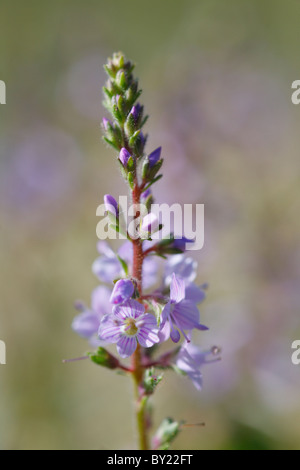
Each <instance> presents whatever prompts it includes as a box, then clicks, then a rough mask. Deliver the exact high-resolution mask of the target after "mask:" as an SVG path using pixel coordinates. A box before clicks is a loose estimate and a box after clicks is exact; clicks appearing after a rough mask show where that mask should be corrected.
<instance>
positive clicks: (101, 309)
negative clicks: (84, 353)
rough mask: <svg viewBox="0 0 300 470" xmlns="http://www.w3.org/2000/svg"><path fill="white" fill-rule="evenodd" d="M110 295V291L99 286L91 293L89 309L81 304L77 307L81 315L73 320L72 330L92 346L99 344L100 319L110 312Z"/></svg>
mask: <svg viewBox="0 0 300 470" xmlns="http://www.w3.org/2000/svg"><path fill="white" fill-rule="evenodd" d="M110 295H111V291H110V289H108V288H107V287H104V286H99V287H97V288H96V289H94V291H93V293H92V299H91V309H88V308H86V307H85V306H84V305H82V304H79V305H78V306H77V308H78V310H80V311H81V313H80V314H79V315H77V316H76V317H75V318H74V320H73V323H72V328H73V330H74V331H75V332H76V333H77V334H78V335H79V336H81V337H82V338H86V339H89V340H90V342H91V344H92V345H93V346H97V345H98V343H99V340H98V338H97V333H98V330H99V326H100V321H101V318H102V317H103V316H104V315H108V314H109V313H110V312H111V305H110V302H109V299H110Z"/></svg>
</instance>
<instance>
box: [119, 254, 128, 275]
mask: <svg viewBox="0 0 300 470" xmlns="http://www.w3.org/2000/svg"><path fill="white" fill-rule="evenodd" d="M117 258H118V260H119V261H120V263H121V266H122V269H123V271H124V273H125V275H126V276H128V275H129V268H128V264H127V263H126V261H125V260H123V258H121V256H119V255H117Z"/></svg>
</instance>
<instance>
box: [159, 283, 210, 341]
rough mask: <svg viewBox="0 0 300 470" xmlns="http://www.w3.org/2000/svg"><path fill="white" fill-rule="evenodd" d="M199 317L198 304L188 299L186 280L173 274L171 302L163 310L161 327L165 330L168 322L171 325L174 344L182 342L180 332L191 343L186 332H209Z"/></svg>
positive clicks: (166, 333)
mask: <svg viewBox="0 0 300 470" xmlns="http://www.w3.org/2000/svg"><path fill="white" fill-rule="evenodd" d="M199 317H200V313H199V310H198V308H197V306H196V304H194V302H192V301H191V300H188V299H186V294H185V282H184V280H183V279H181V278H179V277H177V276H176V275H175V274H173V277H172V282H171V288H170V301H169V302H168V303H167V305H166V306H165V307H164V309H163V312H162V316H161V327H162V328H164V327H165V324H166V322H168V323H169V325H170V337H171V339H172V341H174V343H178V341H179V340H180V332H181V333H182V335H183V336H184V337H185V339H186V340H187V341H190V340H189V338H188V337H187V335H186V334H185V332H184V330H187V331H191V330H193V329H194V328H196V329H198V330H203V331H204V330H208V328H207V327H206V326H204V325H201V324H200V323H199V319H200V318H199ZM178 330H179V331H178ZM165 335H166V339H168V332H166V331H165Z"/></svg>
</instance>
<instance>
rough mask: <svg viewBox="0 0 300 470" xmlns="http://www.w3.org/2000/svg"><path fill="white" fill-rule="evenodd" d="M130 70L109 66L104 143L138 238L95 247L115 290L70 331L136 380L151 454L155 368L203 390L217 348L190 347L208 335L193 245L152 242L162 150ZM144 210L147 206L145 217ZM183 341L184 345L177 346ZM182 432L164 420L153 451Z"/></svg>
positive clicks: (141, 436) (83, 310) (95, 357)
mask: <svg viewBox="0 0 300 470" xmlns="http://www.w3.org/2000/svg"><path fill="white" fill-rule="evenodd" d="M133 69H134V66H133V65H132V63H131V62H129V61H126V60H125V57H124V55H123V54H121V53H117V54H114V55H113V57H112V59H109V60H108V63H107V64H106V66H105V70H106V72H107V74H108V82H107V84H106V86H105V87H104V88H103V90H104V95H105V101H104V106H105V107H106V108H107V110H108V111H109V113H110V115H111V119H110V120H109V119H107V118H103V121H102V125H103V130H104V140H105V142H106V143H108V144H109V145H110V146H111V147H112V148H113V149H114V151H116V152H117V161H118V164H119V166H120V170H121V173H122V175H123V177H124V179H125V181H126V182H127V184H128V186H129V191H130V194H131V199H132V203H133V207H134V223H135V232H134V233H133V234H132V233H131V232H129V230H127V239H128V241H127V242H126V243H125V244H124V245H123V246H122V247H121V248H120V249H119V251H118V253H114V252H113V251H112V249H111V248H110V247H109V246H108V245H107V244H106V243H104V242H99V243H98V250H99V252H100V257H99V258H98V259H96V261H95V262H94V264H93V268H92V269H93V272H94V274H95V275H96V276H97V278H98V279H99V280H100V281H101V282H104V283H106V284H107V285H108V286H110V287H105V286H98V287H97V288H96V289H95V290H94V292H93V294H92V302H91V308H90V309H89V308H87V307H85V306H84V305H83V304H82V303H78V304H77V308H78V309H79V311H80V314H79V315H78V316H77V317H76V318H75V319H74V321H73V329H74V330H75V331H76V332H77V333H78V334H80V335H81V336H83V337H85V338H87V339H88V340H89V341H90V343H91V344H92V345H93V346H95V347H98V350H97V351H96V352H94V353H90V354H89V357H90V358H91V360H92V361H93V362H94V363H95V364H97V365H100V366H102V367H107V368H110V369H112V370H120V371H123V372H125V373H126V374H128V375H131V376H132V378H133V382H134V390H135V414H136V423H137V431H138V441H139V448H140V449H141V450H147V449H150V448H151V446H150V442H149V436H148V432H149V428H150V421H151V420H150V415H149V413H148V409H147V403H148V399H149V397H150V396H151V395H152V394H153V393H154V392H155V390H156V387H157V385H158V384H159V383H160V381H161V380H162V378H163V376H162V375H156V374H155V369H158V370H162V369H172V370H174V371H175V372H178V373H180V374H181V375H186V376H188V377H189V378H190V379H191V380H192V381H193V383H194V385H195V386H196V388H198V389H200V388H201V386H202V374H201V372H200V368H201V367H202V365H203V364H206V363H209V362H215V360H216V355H218V354H219V350H218V349H217V348H212V349H211V350H209V351H201V350H199V348H197V347H196V346H194V345H192V344H191V335H192V331H193V330H200V331H201V330H202V331H203V330H206V329H207V327H205V326H204V325H202V324H201V323H200V314H199V310H198V307H197V304H199V303H200V302H202V301H203V300H204V298H205V292H204V286H202V287H198V286H196V285H195V284H194V282H193V281H194V280H195V278H196V269H197V263H196V262H195V261H194V260H193V259H191V258H188V257H185V255H184V252H185V250H186V248H187V247H188V246H189V245H190V244H191V243H192V240H189V239H187V238H185V237H181V238H176V237H175V235H174V234H173V233H170V235H169V237H168V238H167V239H165V238H164V239H162V240H160V241H158V242H156V243H154V242H153V241H152V239H151V236H152V234H153V233H155V232H159V231H160V230H161V228H162V226H161V225H159V221H158V219H157V217H156V216H155V215H154V214H153V213H151V210H150V209H151V204H152V202H153V195H152V186H153V184H154V183H156V182H157V181H158V180H159V179H161V177H162V174H159V172H160V170H161V167H162V164H163V159H162V158H161V151H162V149H161V147H159V148H157V149H155V150H154V151H152V152H151V153H150V154H148V155H146V154H145V152H144V151H145V144H146V140H147V137H146V136H144V134H143V132H142V128H143V126H144V124H145V122H146V121H147V119H148V116H144V108H143V106H141V105H140V104H139V103H137V100H138V98H139V96H140V94H141V90H139V87H138V82H137V80H136V79H135V78H134V77H133V75H132V72H133ZM141 203H142V205H141ZM104 204H105V209H106V213H107V218H108V220H109V225H110V227H111V228H113V229H114V230H115V231H116V232H121V226H120V223H121V211H120V208H119V205H118V203H117V201H116V200H115V199H114V197H113V196H111V195H109V194H107V195H105V196H104ZM142 207H144V208H146V211H147V213H146V214H145V213H144V212H142ZM143 210H144V209H143ZM174 255H176V256H174ZM157 256H159V257H162V258H164V259H165V260H166V268H165V275H164V279H163V280H162V282H161V286H160V288H158V289H156V290H155V291H154V292H151V293H149V292H147V291H148V290H149V288H151V286H152V285H153V284H155V283H157V276H158V275H157V263H156V257H157ZM112 284H114V287H113V289H112V287H111V286H112ZM144 291H146V292H144ZM169 339H171V340H172V342H173V343H175V344H176V346H175V347H173V348H172V349H171V350H170V351H168V352H167V353H165V354H163V355H160V356H158V357H156V358H155V357H153V354H154V353H155V352H156V350H157V349H158V348H159V345H160V343H163V342H165V341H167V340H169ZM180 340H183V343H182V344H181V345H178V343H179V342H180ZM108 344H116V348H117V352H118V354H119V356H120V357H121V358H128V357H130V358H131V365H130V367H127V366H126V365H124V364H122V362H121V361H120V360H119V359H118V358H117V357H115V356H114V355H113V354H112V353H111V352H109V351H107V350H106V349H105V348H104V346H106V345H108ZM154 346H155V347H154ZM181 428H182V423H181V424H180V423H177V422H175V421H173V420H172V419H165V420H163V422H162V425H161V427H160V428H159V429H158V431H157V433H156V434H155V436H154V437H153V442H152V447H153V448H155V449H167V448H168V447H169V446H170V444H171V442H172V441H173V439H174V438H175V436H176V435H177V434H178V432H179V431H180V430H181Z"/></svg>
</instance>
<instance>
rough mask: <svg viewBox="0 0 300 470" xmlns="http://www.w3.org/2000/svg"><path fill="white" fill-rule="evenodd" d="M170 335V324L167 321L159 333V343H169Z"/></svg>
mask: <svg viewBox="0 0 300 470" xmlns="http://www.w3.org/2000/svg"><path fill="white" fill-rule="evenodd" d="M170 333H171V327H170V323H169V322H168V321H166V322H165V324H164V325H163V326H162V327H161V329H160V330H159V332H158V338H159V342H160V343H163V342H164V341H167V340H168V339H169V338H170Z"/></svg>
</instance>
